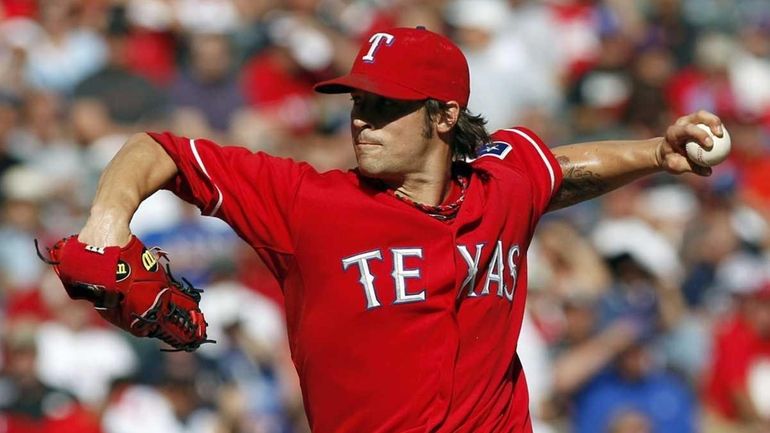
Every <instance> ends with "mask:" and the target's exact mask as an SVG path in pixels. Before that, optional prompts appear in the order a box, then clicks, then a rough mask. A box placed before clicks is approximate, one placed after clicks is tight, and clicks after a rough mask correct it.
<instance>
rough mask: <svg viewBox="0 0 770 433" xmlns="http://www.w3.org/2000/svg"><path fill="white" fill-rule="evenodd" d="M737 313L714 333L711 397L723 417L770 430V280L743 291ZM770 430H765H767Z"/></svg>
mask: <svg viewBox="0 0 770 433" xmlns="http://www.w3.org/2000/svg"><path fill="white" fill-rule="evenodd" d="M737 296H738V299H737V305H736V309H735V312H734V313H733V314H732V315H731V316H730V317H728V318H727V320H725V321H724V322H723V323H721V324H718V325H717V327H716V328H715V333H714V349H713V354H712V358H711V359H712V364H711V368H710V374H709V376H708V377H707V382H706V386H705V394H706V395H705V401H706V404H707V406H708V408H709V410H710V412H712V413H713V414H714V415H716V418H717V421H718V422H721V421H724V422H728V423H737V424H753V423H756V424H760V425H761V426H763V427H764V428H770V410H768V409H770V394H768V393H767V388H766V387H765V389H764V390H761V387H762V385H761V384H760V383H759V382H760V381H764V380H765V379H763V378H762V377H763V376H767V375H768V374H770V280H765V281H764V283H762V284H761V285H760V286H759V287H758V288H756V289H754V290H752V291H750V292H749V293H746V294H739V295H737ZM763 431H764V430H763Z"/></svg>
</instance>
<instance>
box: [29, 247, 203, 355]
mask: <svg viewBox="0 0 770 433" xmlns="http://www.w3.org/2000/svg"><path fill="white" fill-rule="evenodd" d="M35 243H36V244H37V241H35ZM48 254H49V255H50V258H49V259H46V258H45V257H43V256H42V255H41V254H40V252H39V250H38V255H40V258H41V259H43V260H44V261H45V262H46V263H48V264H51V265H53V267H54V270H55V271H56V274H57V275H58V276H59V279H60V280H61V282H62V284H63V285H64V289H65V290H66V291H67V294H68V295H69V296H70V298H72V299H85V300H87V301H90V302H91V303H92V304H94V307H95V308H96V310H97V311H98V312H99V314H100V315H101V316H102V317H104V318H105V319H107V320H108V321H109V322H110V323H112V324H114V325H116V326H117V327H119V328H121V329H123V330H126V331H128V332H130V333H131V334H133V335H136V336H137V337H151V338H158V339H160V340H163V341H164V342H166V343H167V344H169V345H170V346H172V347H173V348H174V349H175V350H180V351H181V350H184V351H187V352H192V351H194V350H195V349H197V348H198V347H199V346H200V345H201V344H203V343H211V342H213V341H212V340H208V339H207V338H206V326H207V323H206V320H205V319H204V317H203V313H202V312H201V310H200V308H199V306H198V304H199V302H200V299H201V295H200V293H201V290H198V289H196V288H194V287H193V286H192V285H191V284H190V283H189V282H188V281H187V280H185V279H182V282H179V281H177V280H175V279H174V278H173V276H172V275H171V270H170V268H169V265H168V257H167V255H166V253H165V252H163V251H161V250H160V249H159V248H151V249H148V248H146V247H145V246H144V244H142V242H141V241H140V240H139V239H138V238H137V237H135V236H133V235H132V236H131V240H130V241H129V242H128V244H127V245H126V246H125V247H122V248H121V247H118V246H111V247H94V246H91V245H87V244H84V243H82V242H80V241H78V238H77V235H73V236H70V237H68V238H64V239H62V240H60V241H59V242H57V243H56V244H55V245H54V246H53V247H51V248H49V249H48ZM161 260H162V261H164V262H165V263H163V264H162V263H161ZM164 265H165V266H164Z"/></svg>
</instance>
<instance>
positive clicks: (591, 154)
mask: <svg viewBox="0 0 770 433" xmlns="http://www.w3.org/2000/svg"><path fill="white" fill-rule="evenodd" d="M698 123H704V124H706V125H708V126H710V127H711V130H712V132H713V133H714V134H717V135H721V134H722V126H721V125H722V122H721V121H720V120H719V118H718V117H717V116H715V115H714V114H711V113H708V112H705V111H699V112H697V113H693V114H690V115H687V116H683V117H681V118H679V119H678V120H677V121H676V122H675V123H674V124H673V125H671V126H669V127H668V129H667V130H666V134H665V135H664V136H663V137H656V138H652V139H649V140H627V141H601V142H589V143H580V144H570V145H566V146H559V147H556V148H554V149H553V154H554V156H556V160H557V161H558V162H559V165H560V166H561V169H562V173H563V175H564V181H563V182H562V186H561V188H560V189H559V191H558V192H557V193H556V194H555V195H554V197H553V199H552V200H551V203H550V205H549V207H548V210H549V211H552V210H557V209H561V208H564V207H567V206H571V205H573V204H576V203H579V202H582V201H585V200H590V199H592V198H595V197H598V196H600V195H602V194H605V193H607V192H609V191H612V190H614V189H616V188H618V187H621V186H623V185H625V184H627V183H629V182H632V181H634V180H636V179H639V178H641V177H644V176H646V175H648V174H653V173H656V172H659V171H661V170H664V171H666V172H669V173H672V174H683V173H695V174H697V175H700V176H708V175H710V174H711V168H708V167H702V166H699V165H697V164H695V163H693V162H691V161H690V160H689V159H688V158H687V157H686V156H685V144H686V143H687V142H688V141H696V142H698V143H700V144H701V145H702V146H703V147H704V148H705V149H710V148H711V147H712V146H713V143H712V140H711V138H710V137H709V135H708V133H707V132H705V131H704V130H702V129H700V128H698V127H697V126H696V125H697V124H698Z"/></svg>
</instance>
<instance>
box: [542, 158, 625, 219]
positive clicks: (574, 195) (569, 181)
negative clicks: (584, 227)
mask: <svg viewBox="0 0 770 433" xmlns="http://www.w3.org/2000/svg"><path fill="white" fill-rule="evenodd" d="M556 160H557V161H558V162H559V165H560V166H561V170H562V173H564V180H563V181H562V184H561V188H560V189H559V191H557V192H556V194H554V196H553V198H552V199H551V203H550V205H549V206H548V210H556V209H561V208H563V207H567V206H571V205H573V204H575V203H579V202H581V201H585V200H589V199H592V198H594V197H598V196H600V195H602V194H604V193H605V192H607V191H609V190H611V189H612V187H611V186H610V185H609V183H608V182H605V181H604V179H602V177H601V176H600V175H599V174H598V173H596V172H593V171H591V170H588V169H587V168H586V167H585V166H583V165H579V164H578V163H574V162H572V161H571V160H570V159H569V158H568V157H566V156H561V155H560V156H558V157H557V158H556Z"/></svg>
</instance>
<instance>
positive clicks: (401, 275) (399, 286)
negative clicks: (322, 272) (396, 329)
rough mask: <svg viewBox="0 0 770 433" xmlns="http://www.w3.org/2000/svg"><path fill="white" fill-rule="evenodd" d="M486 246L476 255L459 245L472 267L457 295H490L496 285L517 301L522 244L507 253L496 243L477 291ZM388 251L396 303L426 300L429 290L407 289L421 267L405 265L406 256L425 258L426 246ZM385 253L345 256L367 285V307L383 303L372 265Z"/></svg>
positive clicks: (502, 293) (501, 293)
mask: <svg viewBox="0 0 770 433" xmlns="http://www.w3.org/2000/svg"><path fill="white" fill-rule="evenodd" d="M485 245H486V244H483V243H481V244H477V245H475V246H474V248H475V252H474V253H473V255H472V254H471V252H470V251H469V249H468V246H466V245H457V250H458V252H459V253H460V255H461V256H462V258H463V260H465V264H466V265H467V266H468V271H467V276H466V277H465V279H464V280H463V284H462V286H461V287H460V289H459V290H458V292H457V297H460V296H463V295H464V296H467V297H469V298H475V297H478V296H486V295H489V293H490V287H491V286H493V285H495V286H497V296H498V297H500V298H504V299H507V300H508V301H513V289H514V288H515V287H516V277H517V268H518V263H519V257H520V255H521V250H520V247H519V246H518V245H513V246H511V247H510V248H508V249H507V252H505V250H504V248H503V242H502V241H497V242H495V243H494V245H495V250H494V253H493V255H492V259H491V261H490V262H489V265H488V266H487V269H486V272H484V275H485V277H484V278H485V279H484V286H483V289H482V290H481V291H480V292H478V293H477V292H476V277H477V275H478V273H479V259H480V258H481V254H482V252H483V249H484V247H485ZM388 251H389V252H390V253H391V254H392V256H393V271H392V272H391V273H390V274H389V275H388V277H390V278H392V279H393V284H394V286H395V288H396V290H395V300H394V301H393V304H406V303H410V302H422V301H425V300H426V296H427V294H426V290H425V289H422V290H420V291H419V292H417V293H407V289H406V286H407V284H406V280H407V278H410V279H416V280H419V279H420V274H421V269H420V268H419V267H417V268H411V269H407V268H406V266H405V265H404V259H405V258H406V257H417V258H422V257H423V249H422V248H389V249H388ZM382 256H383V252H382V250H379V249H378V250H373V251H366V252H363V253H359V254H355V255H352V256H350V257H346V258H344V259H342V268H343V269H344V270H348V268H351V267H353V268H356V269H357V270H358V272H359V275H360V278H359V280H358V281H359V283H360V284H361V287H362V288H363V294H364V296H365V298H366V309H367V310H369V309H372V308H377V307H380V306H382V303H381V302H380V300H379V298H378V297H377V291H378V290H377V288H376V286H375V284H374V281H375V280H376V279H377V277H376V276H375V275H373V274H372V271H371V267H370V266H369V261H370V260H382ZM508 277H510V278H508Z"/></svg>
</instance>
